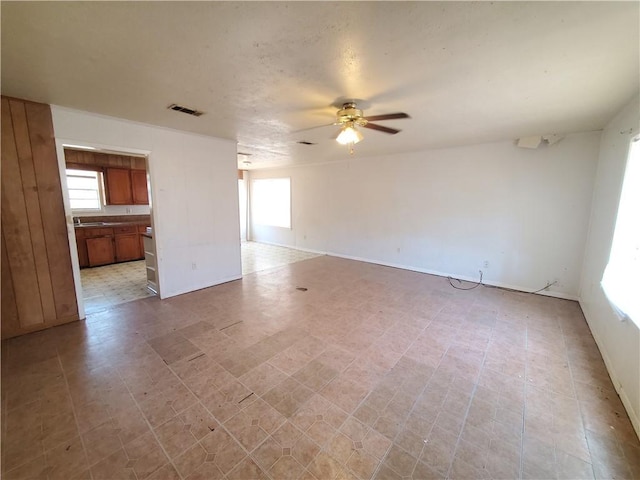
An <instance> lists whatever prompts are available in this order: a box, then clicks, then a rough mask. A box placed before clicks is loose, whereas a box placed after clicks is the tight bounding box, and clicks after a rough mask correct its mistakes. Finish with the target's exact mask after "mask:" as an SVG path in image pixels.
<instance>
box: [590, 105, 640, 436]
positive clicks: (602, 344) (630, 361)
mask: <svg viewBox="0 0 640 480" xmlns="http://www.w3.org/2000/svg"><path fill="white" fill-rule="evenodd" d="M631 128H632V129H633V134H630V133H629V129H631ZM638 131H640V99H639V98H638V97H636V98H635V99H634V100H633V101H632V102H631V103H629V105H628V106H627V107H626V108H625V109H623V110H622V111H621V112H620V113H619V114H618V115H617V116H616V117H615V118H614V119H613V120H612V121H611V122H610V123H609V125H608V126H607V127H606V129H605V130H604V132H603V133H602V140H601V146H600V159H599V162H598V172H597V175H596V181H595V186H594V193H593V209H592V211H591V227H590V229H589V236H588V243H587V248H586V254H585V261H584V269H583V273H582V284H581V288H580V305H581V306H582V310H583V311H584V314H585V317H586V318H587V322H588V324H589V327H590V329H591V332H592V333H593V336H594V338H595V340H596V342H597V343H598V347H599V348H600V352H601V353H602V357H603V358H604V361H605V364H606V365H607V369H608V371H609V375H610V376H611V379H612V380H613V383H614V385H615V387H616V390H617V391H618V394H619V395H620V398H621V399H622V402H623V403H624V405H625V407H626V409H627V412H628V413H629V416H630V418H631V421H632V423H633V426H634V428H635V430H636V432H637V433H638V435H640V422H639V419H640V332H639V330H638V327H637V326H636V325H634V324H633V323H632V322H630V321H626V322H621V321H620V320H619V319H618V317H617V316H616V315H615V313H614V312H613V310H612V308H611V306H610V305H609V302H608V301H607V299H606V297H605V295H604V292H603V291H602V288H601V287H600V281H601V280H602V274H603V272H604V268H605V266H606V264H607V262H608V260H609V252H610V250H611V242H612V241H613V232H614V229H615V221H616V215H617V211H618V203H619V201H620V193H621V191H622V181H623V178H624V171H625V165H626V160H627V153H628V149H629V142H630V141H631V138H632V135H634V134H637V133H638ZM621 132H625V133H621Z"/></svg>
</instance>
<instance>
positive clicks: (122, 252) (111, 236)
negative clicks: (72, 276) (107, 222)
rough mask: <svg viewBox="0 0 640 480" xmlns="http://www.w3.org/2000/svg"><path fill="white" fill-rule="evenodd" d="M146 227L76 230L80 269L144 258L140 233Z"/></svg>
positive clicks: (124, 226)
mask: <svg viewBox="0 0 640 480" xmlns="http://www.w3.org/2000/svg"><path fill="white" fill-rule="evenodd" d="M146 229H147V226H146V225H137V224H133V225H126V224H123V225H118V226H114V227H107V228H104V227H103V228H81V227H78V228H76V244H77V248H78V260H79V263H80V268H85V267H97V266H100V265H109V264H111V263H118V262H128V261H131V260H141V259H143V258H144V245H143V241H142V233H143V232H145V231H146Z"/></svg>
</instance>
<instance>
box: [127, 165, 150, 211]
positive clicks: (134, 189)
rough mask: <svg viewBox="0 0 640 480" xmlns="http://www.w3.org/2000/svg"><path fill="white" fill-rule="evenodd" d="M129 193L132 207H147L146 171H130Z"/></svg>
mask: <svg viewBox="0 0 640 480" xmlns="http://www.w3.org/2000/svg"><path fill="white" fill-rule="evenodd" d="M131 193H132V196H133V204H134V205H149V191H148V190H147V171H146V170H131Z"/></svg>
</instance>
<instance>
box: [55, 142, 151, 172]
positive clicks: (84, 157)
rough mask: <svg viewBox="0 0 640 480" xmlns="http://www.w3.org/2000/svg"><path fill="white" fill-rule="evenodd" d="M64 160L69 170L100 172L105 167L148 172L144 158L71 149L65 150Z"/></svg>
mask: <svg viewBox="0 0 640 480" xmlns="http://www.w3.org/2000/svg"><path fill="white" fill-rule="evenodd" d="M64 160H65V164H66V165H67V167H69V168H85V167H89V168H90V169H91V170H100V171H101V170H102V169H103V168H104V167H119V168H131V169H135V170H146V168H147V166H146V160H145V158H144V157H134V156H131V155H114V154H112V153H99V152H89V151H86V150H73V149H71V148H65V149H64Z"/></svg>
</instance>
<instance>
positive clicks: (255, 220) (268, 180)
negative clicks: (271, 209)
mask: <svg viewBox="0 0 640 480" xmlns="http://www.w3.org/2000/svg"><path fill="white" fill-rule="evenodd" d="M283 180H286V182H287V193H288V209H287V220H288V224H287V225H286V226H285V225H283V224H279V223H268V222H264V219H263V218H262V217H261V216H260V215H258V216H256V208H255V206H256V205H257V203H256V202H257V201H258V200H259V199H256V185H257V184H259V183H262V184H263V185H268V184H269V183H274V182H277V181H283ZM258 182H259V183H258ZM259 190H260V188H259V187H258V191H259ZM291 197H292V195H291V177H271V178H254V179H251V223H252V224H254V225H259V226H261V227H271V228H283V229H287V230H292V229H293V214H292V201H291ZM258 211H259V210H258Z"/></svg>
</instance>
